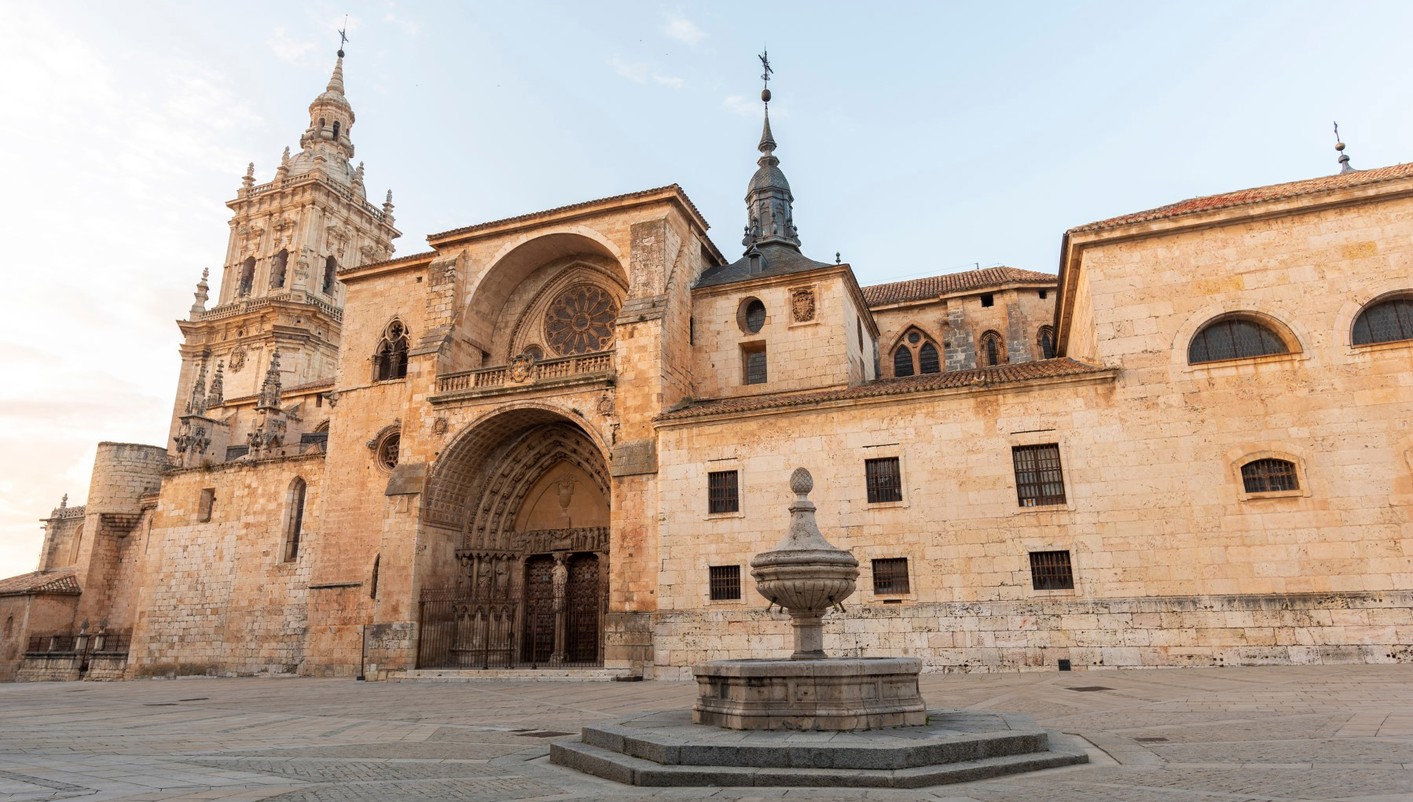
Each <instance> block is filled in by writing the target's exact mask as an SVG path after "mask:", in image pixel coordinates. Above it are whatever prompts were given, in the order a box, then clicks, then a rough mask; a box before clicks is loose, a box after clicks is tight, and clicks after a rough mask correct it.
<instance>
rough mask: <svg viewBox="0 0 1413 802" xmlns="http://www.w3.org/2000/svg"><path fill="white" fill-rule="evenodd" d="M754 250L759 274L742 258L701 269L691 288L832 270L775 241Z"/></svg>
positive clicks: (827, 265) (825, 263) (826, 265)
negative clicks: (693, 286) (758, 256)
mask: <svg viewBox="0 0 1413 802" xmlns="http://www.w3.org/2000/svg"><path fill="white" fill-rule="evenodd" d="M758 250H759V251H760V254H761V259H762V266H761V270H760V272H759V273H752V272H751V265H750V261H751V260H750V259H747V258H746V257H744V256H742V257H741V258H740V259H737V260H736V261H734V262H732V263H731V264H729V265H716V266H715V267H709V268H707V269H706V270H703V271H702V275H701V276H700V277H699V278H698V279H697V283H696V285H695V286H698V287H715V286H719V285H722V284H732V283H734V282H737V281H745V280H747V279H756V278H766V277H769V276H784V275H788V274H791V273H808V272H809V271H811V270H818V269H820V268H822V267H834V265H832V264H830V263H828V262H816V261H815V260H813V259H811V258H809V257H808V256H805V255H804V254H802V253H800V252H799V251H797V250H795V249H794V248H792V247H790V246H789V245H784V244H781V243H778V242H767V243H766V244H764V245H761V246H759V247H758Z"/></svg>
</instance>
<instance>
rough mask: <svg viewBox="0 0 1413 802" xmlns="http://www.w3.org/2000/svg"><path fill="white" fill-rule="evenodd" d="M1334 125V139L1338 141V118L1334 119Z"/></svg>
mask: <svg viewBox="0 0 1413 802" xmlns="http://www.w3.org/2000/svg"><path fill="white" fill-rule="evenodd" d="M1334 127H1335V141H1336V142H1338V141H1339V121H1338V120H1336V121H1335V124H1334Z"/></svg>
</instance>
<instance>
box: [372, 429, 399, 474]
mask: <svg viewBox="0 0 1413 802" xmlns="http://www.w3.org/2000/svg"><path fill="white" fill-rule="evenodd" d="M401 444H402V434H401V433H400V432H389V433H388V434H386V435H383V439H382V440H379V441H378V449H377V454H378V464H379V465H380V466H382V467H383V469H385V470H389V471H390V470H392V469H393V468H396V467H397V454H398V448H399V446H400V445H401Z"/></svg>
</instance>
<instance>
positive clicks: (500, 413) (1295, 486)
mask: <svg viewBox="0 0 1413 802" xmlns="http://www.w3.org/2000/svg"><path fill="white" fill-rule="evenodd" d="M766 99H767V100H768V96H767V97H766ZM354 123H355V116H354V112H353V107H352V105H351V104H350V102H349V99H348V97H347V95H346V92H345V79H344V74H343V53H342V51H340V54H339V59H338V62H337V64H336V65H335V67H334V70H333V74H332V77H331V78H330V80H329V82H328V86H327V88H326V89H325V91H323V93H321V94H319V95H318V96H317V97H315V98H314V101H313V103H312V104H310V106H309V126H308V128H307V129H305V131H304V132H303V134H302V135H301V136H300V138H299V143H298V145H299V146H298V152H293V153H292V152H291V151H290V150H288V149H287V150H286V151H285V154H284V156H283V157H282V158H281V159H280V162H279V167H278V169H277V170H276V171H275V173H274V176H273V178H271V179H270V180H268V181H263V182H262V181H261V180H258V179H257V178H256V176H255V174H254V170H253V168H252V169H251V170H250V171H249V172H247V173H246V175H245V178H244V180H243V182H242V183H241V185H240V186H239V188H238V189H237V190H236V193H235V194H236V196H235V199H234V200H231V201H230V202H229V203H228V205H229V207H230V209H231V213H232V216H231V221H230V240H229V245H228V248H227V252H226V257H225V260H224V262H223V263H222V266H221V268H220V271H219V272H220V275H219V276H213V277H210V279H211V284H215V285H218V286H219V292H217V293H216V295H215V297H214V298H213V297H211V291H212V290H211V284H208V277H207V276H203V277H202V279H201V282H200V283H199V284H198V285H197V290H196V297H195V303H194V304H193V305H192V307H191V309H190V311H189V313H187V314H186V315H185V316H184V318H183V319H182V320H180V321H179V322H178V325H179V326H180V328H181V333H182V338H183V339H182V344H181V350H180V355H181V360H182V370H181V378H180V383H179V386H178V387H177V388H176V395H175V402H174V404H173V407H172V415H171V424H170V435H169V438H168V440H167V442H165V443H162V444H157V445H141V444H130V443H102V444H100V446H99V449H98V457H97V461H96V463H95V465H94V469H93V476H92V482H91V485H90V487H89V488H88V493H87V499H86V503H84V504H82V505H69V504H67V501H66V502H65V503H61V504H60V506H59V507H58V508H56V509H54V510H53V512H52V513H51V514H50V515H49V516H48V518H47V519H45V524H46V535H45V540H44V544H43V549H42V553H41V554H40V556H39V565H38V570H37V571H35V572H33V573H29V574H25V575H22V576H17V577H11V578H8V579H4V580H0V620H3V631H0V679H21V680H26V679H80V678H88V679H115V678H135V677H146V676H171V675H189V674H222V675H248V674H291V673H294V674H304V675H319V676H355V675H357V676H366V677H367V678H368V679H386V678H399V677H406V676H417V675H419V674H420V673H423V672H458V671H459V672H472V671H486V670H500V671H531V670H532V671H538V672H541V673H542V674H544V673H549V674H563V673H575V672H582V673H587V674H597V675H602V676H633V677H647V678H653V677H659V678H662V677H665V678H682V677H687V676H689V674H688V673H687V671H688V667H690V666H691V665H692V664H693V663H694V662H698V661H701V660H704V659H714V658H734V657H747V656H766V657H780V656H786V655H788V653H789V651H790V647H789V642H788V639H789V633H788V627H786V626H785V625H784V623H783V622H784V619H783V617H782V616H781V615H780V614H779V613H778V612H774V613H773V612H771V611H768V610H767V609H766V604H765V601H764V599H762V598H761V597H759V595H758V594H756V592H755V589H754V586H753V581H752V578H751V576H750V572H749V570H748V566H747V563H748V561H749V559H750V556H751V555H752V554H754V553H756V552H758V551H761V550H763V549H766V548H769V547H771V546H772V545H773V544H774V543H775V542H776V541H778V540H779V538H780V536H781V534H782V533H783V532H784V531H785V528H786V525H787V520H788V511H787V504H788V503H789V500H790V498H791V496H790V493H789V489H788V487H787V477H788V476H789V474H790V471H791V470H792V469H794V468H795V467H796V466H806V467H808V468H809V469H810V471H811V472H813V474H814V476H815V478H816V490H815V493H814V495H813V500H814V501H815V502H816V503H817V504H818V505H819V516H818V517H819V523H820V525H821V527H822V528H823V530H824V531H825V533H826V535H827V536H828V538H829V539H830V540H831V541H832V542H833V543H835V544H836V545H839V546H841V547H843V548H846V549H848V550H850V551H851V552H852V553H853V554H854V555H855V556H856V557H857V558H858V560H859V562H860V564H861V566H862V571H863V573H862V576H861V578H860V581H859V591H858V592H857V593H856V594H855V595H854V596H853V597H852V598H851V599H849V600H848V601H847V602H846V604H847V605H848V606H849V607H850V610H849V617H848V619H847V621H845V620H844V619H843V618H842V617H839V616H831V617H829V618H826V640H827V643H828V644H829V649H830V651H831V652H832V653H834V654H843V655H860V656H867V655H874V654H883V653H892V654H898V653H901V654H906V655H912V656H917V657H920V658H922V660H923V661H924V663H925V665H926V666H927V667H928V668H929V670H933V671H962V670H966V671H1012V670H1066V669H1072V670H1086V669H1096V668H1111V667H1139V666H1145V667H1147V666H1152V667H1161V666H1222V665H1237V664H1255V663H1263V664H1265V663H1312V662H1394V661H1410V660H1413V615H1411V614H1413V523H1410V511H1413V424H1410V421H1413V164H1404V165H1397V166H1393V167H1385V168H1378V169H1367V170H1354V169H1352V168H1351V167H1350V165H1349V162H1348V159H1347V158H1343V159H1342V160H1341V169H1340V171H1339V172H1338V173H1335V174H1332V175H1327V176H1322V177H1315V178H1310V179H1306V180H1299V181H1294V182H1292V183H1287V184H1279V185H1275V186H1267V187H1260V188H1256V189H1248V190H1242V191H1238V192H1231V193H1228V194H1223V195H1217V196H1212V197H1204V198H1197V199H1192V200H1185V201H1180V202H1177V203H1173V204H1171V205H1168V206H1164V207H1161V208H1157V209H1152V210H1149V211H1144V212H1138V213H1135V214H1129V215H1124V216H1122V217H1117V218H1114V219H1110V220H1103V221H1099V222H1095V223H1090V224H1087V225H1079V226H1077V227H1075V228H1072V229H1070V230H1069V231H1067V232H1065V233H1064V235H1063V238H1062V240H1061V242H1062V245H1061V259H1060V264H1059V271H1058V274H1050V273H1043V272H1032V271H1029V270H1022V269H1016V268H1009V267H1000V268H987V269H981V270H973V271H970V272H965V273H957V274H951V275H940V276H935V277H931V278H924V279H917V280H911V281H902V282H895V283H890V284H883V285H877V286H868V287H861V286H859V284H858V282H857V281H856V279H855V275H854V271H853V269H852V268H851V266H850V265H849V264H846V263H840V262H839V260H838V259H837V258H834V259H830V258H827V257H826V258H824V259H815V258H812V257H811V256H810V255H809V253H810V250H809V237H808V225H807V221H802V222H805V223H806V224H805V225H802V226H801V227H800V228H797V227H796V220H795V216H794V211H793V202H794V196H793V194H792V192H791V189H790V184H789V182H788V181H787V180H786V177H785V173H784V172H783V171H782V169H781V160H780V158H779V157H778V156H777V155H776V153H777V149H778V145H777V142H776V139H775V135H774V133H773V132H772V130H771V126H770V120H769V113H768V105H767V106H766V109H765V112H764V126H763V132H762V136H761V139H760V142H759V145H758V150H759V156H758V158H757V161H756V167H755V170H754V173H753V174H749V175H748V173H749V165H747V164H746V163H745V161H744V159H743V161H742V164H741V165H739V166H738V167H739V168H740V171H741V172H740V179H741V182H742V185H743V186H744V187H745V188H746V195H745V202H746V210H745V212H746V214H745V215H744V217H743V219H742V220H740V221H737V224H740V223H744V237H743V238H742V240H741V244H740V246H739V247H735V244H734V237H732V238H731V239H732V244H733V247H732V248H730V249H729V250H728V251H727V252H723V251H722V250H720V249H719V248H718V246H717V245H716V244H714V243H713V241H712V240H711V239H710V238H708V236H707V222H706V220H704V219H703V217H702V215H701V214H700V213H699V212H698V210H697V209H696V207H695V206H694V205H693V203H692V201H691V200H690V199H689V198H688V196H687V194H686V192H685V191H684V190H683V189H682V188H681V187H679V186H676V185H671V186H665V187H657V188H652V189H644V190H642V191H638V192H632V193H629V194H625V195H618V196H615V197H607V198H601V199H597V200H587V201H584V202H581V203H575V204H572V205H569V206H563V207H560V208H556V209H548V210H545V211H539V212H533V213H530V214H524V215H521V216H518V217H513V218H509V219H505V220H495V221H491V222H482V223H475V224H472V225H467V226H465V227H463V228H457V229H454V230H451V231H443V232H440V233H435V234H431V235H430V236H428V237H427V249H426V250H422V251H420V252H416V253H412V254H410V255H402V256H394V255H393V242H394V240H396V239H397V238H398V237H399V236H400V232H399V231H398V229H397V228H396V226H395V221H394V215H393V212H394V209H393V204H392V196H391V193H389V194H388V195H387V197H386V200H383V201H382V202H381V203H379V202H376V201H370V200H369V198H368V191H367V188H366V186H365V178H364V167H363V164H362V162H357V161H356V160H355V156H354V154H355V148H354V140H353V135H354ZM783 139H785V140H786V142H787V144H788V138H783ZM749 144H750V143H742V146H743V147H742V150H743V151H745V150H746V148H748V147H749ZM1341 147H1342V146H1341ZM786 152H787V153H788V148H787V149H786ZM722 167H723V168H724V169H732V166H731V165H722ZM728 228H730V227H728ZM802 231H804V233H803V234H802V233H801V232H802Z"/></svg>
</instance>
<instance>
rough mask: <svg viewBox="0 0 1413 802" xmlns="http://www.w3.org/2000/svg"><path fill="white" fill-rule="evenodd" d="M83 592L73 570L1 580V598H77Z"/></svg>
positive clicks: (29, 574) (36, 573) (40, 572)
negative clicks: (44, 595)
mask: <svg viewBox="0 0 1413 802" xmlns="http://www.w3.org/2000/svg"><path fill="white" fill-rule="evenodd" d="M80 592H81V590H80V588H79V584H78V580H77V579H75V578H74V570H73V569H72V568H66V569H60V570H58V571H33V572H31V573H28V574H20V575H19V576H12V577H10V578H8V579H0V596H27V595H31V594H38V593H54V594H60V595H65V596H76V595H78V594H79V593H80Z"/></svg>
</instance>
